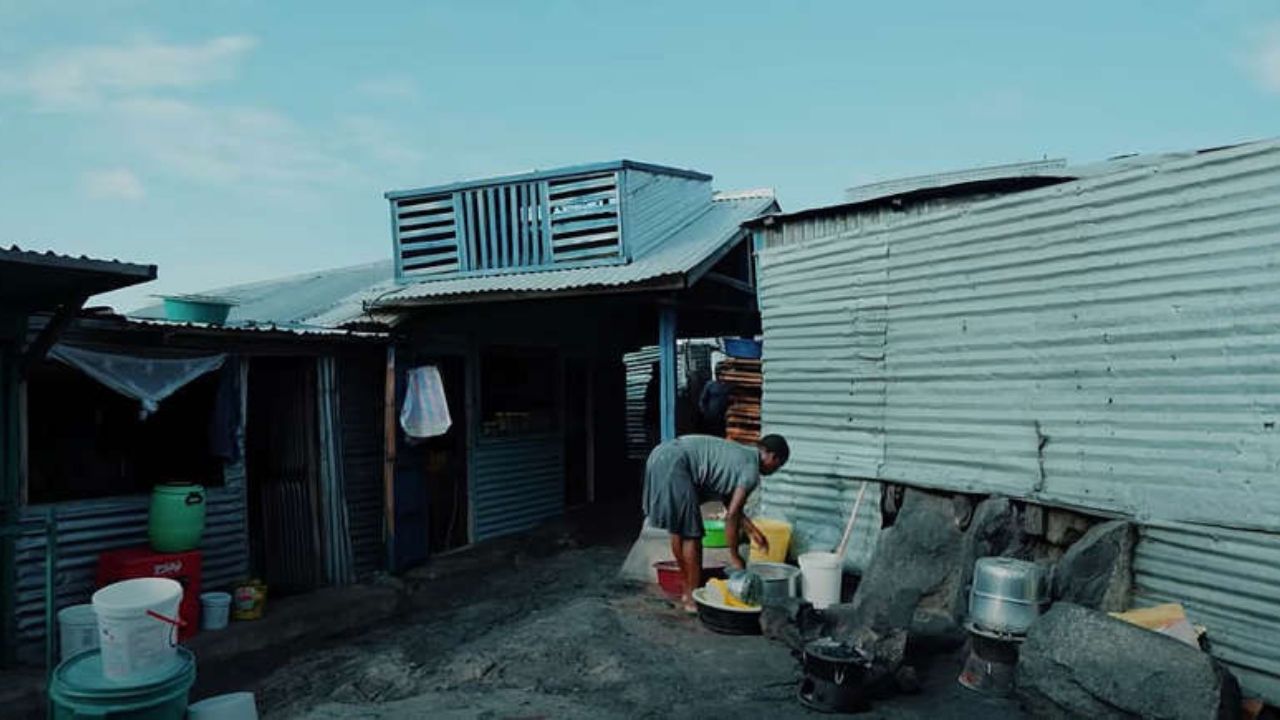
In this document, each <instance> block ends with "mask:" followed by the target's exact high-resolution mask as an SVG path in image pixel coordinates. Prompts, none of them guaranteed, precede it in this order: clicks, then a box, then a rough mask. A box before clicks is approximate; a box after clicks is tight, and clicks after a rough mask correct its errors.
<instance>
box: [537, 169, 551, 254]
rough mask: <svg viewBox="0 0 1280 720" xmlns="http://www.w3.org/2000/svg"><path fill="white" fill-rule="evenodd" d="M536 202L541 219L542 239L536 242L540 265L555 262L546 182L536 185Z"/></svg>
mask: <svg viewBox="0 0 1280 720" xmlns="http://www.w3.org/2000/svg"><path fill="white" fill-rule="evenodd" d="M538 200H539V202H538V207H539V215H540V216H541V217H542V228H541V231H542V237H540V238H539V242H538V257H539V263H538V264H540V265H541V264H546V263H550V262H555V255H554V254H553V253H552V249H551V203H550V202H549V201H548V200H547V181H546V180H543V181H542V182H541V183H538Z"/></svg>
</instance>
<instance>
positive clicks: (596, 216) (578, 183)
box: [547, 173, 619, 263]
mask: <svg viewBox="0 0 1280 720" xmlns="http://www.w3.org/2000/svg"><path fill="white" fill-rule="evenodd" d="M547 206H548V208H549V209H550V211H551V253H552V257H553V258H554V260H555V262H557V263H560V262H568V261H579V260H593V259H597V258H613V257H617V256H618V253H619V245H618V240H619V232H618V176H617V174H616V173H606V174H602V175H592V176H589V177H576V178H564V179H560V180H549V181H548V182H547Z"/></svg>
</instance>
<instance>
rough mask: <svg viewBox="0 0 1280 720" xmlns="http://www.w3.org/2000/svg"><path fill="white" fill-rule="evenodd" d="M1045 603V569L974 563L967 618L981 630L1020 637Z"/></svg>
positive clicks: (990, 560) (1009, 562) (997, 560)
mask: <svg viewBox="0 0 1280 720" xmlns="http://www.w3.org/2000/svg"><path fill="white" fill-rule="evenodd" d="M1048 600H1049V595H1048V592H1047V582H1046V576H1045V573H1044V570H1042V569H1041V568H1040V566H1039V565H1037V564H1035V563H1033V562H1028V561H1026V560H1015V559H1013V558H1003V557H986V558H980V559H979V560H978V561H977V562H976V563H975V564H974V567H973V587H972V588H970V590H969V619H970V620H972V621H973V623H974V624H975V625H977V626H978V627H980V628H983V629H985V630H990V631H992V632H996V633H1003V634H1009V635H1021V634H1023V633H1025V632H1026V631H1027V629H1028V628H1030V627H1031V623H1033V622H1035V620H1036V618H1038V617H1040V613H1041V611H1042V610H1043V609H1044V606H1045V605H1046V604H1047V603H1048Z"/></svg>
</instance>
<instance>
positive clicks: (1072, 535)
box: [1044, 508, 1089, 545]
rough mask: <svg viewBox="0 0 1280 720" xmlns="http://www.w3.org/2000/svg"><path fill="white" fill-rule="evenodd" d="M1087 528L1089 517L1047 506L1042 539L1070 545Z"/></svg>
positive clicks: (1052, 542)
mask: <svg viewBox="0 0 1280 720" xmlns="http://www.w3.org/2000/svg"><path fill="white" fill-rule="evenodd" d="M1088 529H1089V518H1087V517H1085V516H1084V515H1081V514H1079V513H1073V512H1071V511H1070V510H1059V509H1058V508H1049V513H1048V516H1047V517H1046V518H1045V525H1044V539H1045V540H1046V541H1047V542H1048V543H1049V544H1051V545H1070V544H1071V543H1073V542H1075V541H1076V540H1077V539H1078V538H1080V537H1081V536H1083V535H1084V534H1085V532H1086V531H1088Z"/></svg>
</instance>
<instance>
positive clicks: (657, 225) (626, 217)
mask: <svg viewBox="0 0 1280 720" xmlns="http://www.w3.org/2000/svg"><path fill="white" fill-rule="evenodd" d="M622 190H623V196H622V222H623V226H622V236H623V237H622V240H623V242H624V243H625V247H624V248H623V249H624V251H625V252H626V253H627V254H628V255H629V256H630V257H636V256H637V255H640V254H642V253H644V252H645V251H646V250H648V249H649V248H651V247H653V245H654V244H655V243H658V242H661V241H662V240H665V239H666V238H667V237H669V236H670V235H671V233H673V232H675V231H676V230H678V229H679V228H680V227H682V226H684V225H686V224H688V223H689V222H690V221H691V220H693V219H694V218H696V217H698V216H699V215H701V214H702V213H704V212H706V211H707V210H708V209H709V208H710V207H711V182H710V181H708V180H696V179H693V178H687V177H677V176H674V175H659V174H656V173H649V172H645V171H643V170H626V171H624V172H623V188H622Z"/></svg>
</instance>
